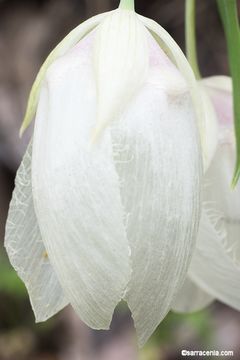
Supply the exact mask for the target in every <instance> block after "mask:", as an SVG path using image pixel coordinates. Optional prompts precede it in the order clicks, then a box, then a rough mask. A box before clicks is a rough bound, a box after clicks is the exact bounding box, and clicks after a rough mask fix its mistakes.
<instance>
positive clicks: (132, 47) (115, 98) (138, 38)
mask: <svg viewBox="0 0 240 360" xmlns="http://www.w3.org/2000/svg"><path fill="white" fill-rule="evenodd" d="M147 35H148V34H147V30H146V28H145V26H144V25H143V24H142V22H141V21H140V20H139V19H138V16H137V15H136V13H135V12H134V11H129V10H121V9H118V10H116V11H114V12H112V14H111V15H109V16H107V17H106V19H105V20H104V21H103V22H102V23H101V24H100V25H99V26H98V28H97V30H96V38H95V42H94V43H95V56H94V65H95V72H96V80H97V94H98V95H97V96H98V111H97V124H96V128H95V130H94V133H93V141H94V140H96V138H97V137H98V136H99V133H100V132H101V131H102V130H103V129H104V128H105V127H106V125H107V124H108V123H109V122H110V121H113V120H115V119H116V118H117V117H118V116H119V114H120V112H121V111H122V110H124V109H125V108H126V106H127V105H128V103H129V102H130V101H131V100H132V98H133V96H134V95H135V93H136V92H137V91H138V90H139V88H140V87H141V86H142V85H143V83H144V81H145V79H146V77H147V74H148V65H149V64H148V60H149V52H148V47H147Z"/></svg>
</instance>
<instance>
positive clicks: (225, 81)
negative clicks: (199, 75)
mask: <svg viewBox="0 0 240 360" xmlns="http://www.w3.org/2000/svg"><path fill="white" fill-rule="evenodd" d="M201 84H202V85H203V86H204V88H205V89H206V91H207V92H208V94H209V96H210V98H211V100H212V103H213V105H214V108H215V111H216V113H217V116H218V122H219V126H221V127H222V129H221V133H220V136H221V137H220V140H221V141H222V140H223V139H224V138H228V137H229V132H230V131H232V132H233V125H234V121H233V119H234V114H233V96H232V80H231V78H229V77H227V76H212V77H210V78H206V79H203V80H201ZM223 128H225V131H224V133H223V130H224V129H223Z"/></svg>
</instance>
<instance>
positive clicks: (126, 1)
mask: <svg viewBox="0 0 240 360" xmlns="http://www.w3.org/2000/svg"><path fill="white" fill-rule="evenodd" d="M119 9H123V10H134V9H135V6H134V0H121V1H120V4H119Z"/></svg>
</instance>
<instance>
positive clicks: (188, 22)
mask: <svg viewBox="0 0 240 360" xmlns="http://www.w3.org/2000/svg"><path fill="white" fill-rule="evenodd" d="M185 37H186V54H187V59H188V61H189V63H190V65H191V67H192V69H193V71H194V74H195V76H196V78H197V79H200V78H201V74H200V71H199V66H198V58H197V46H196V1H195V0H185Z"/></svg>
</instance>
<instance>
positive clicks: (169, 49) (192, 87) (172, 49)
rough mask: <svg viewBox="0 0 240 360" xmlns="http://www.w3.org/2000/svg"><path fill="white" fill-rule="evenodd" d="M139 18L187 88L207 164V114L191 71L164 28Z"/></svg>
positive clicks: (178, 48) (151, 21) (144, 18)
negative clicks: (181, 77)
mask: <svg viewBox="0 0 240 360" xmlns="http://www.w3.org/2000/svg"><path fill="white" fill-rule="evenodd" d="M139 18H140V20H141V21H142V23H143V24H144V25H145V26H146V27H147V28H148V30H150V31H151V33H152V34H153V36H154V37H155V39H156V40H157V42H158V43H159V45H160V47H161V48H162V49H163V50H164V51H165V53H166V54H167V55H168V57H169V58H170V59H171V61H172V62H173V63H174V64H175V65H176V66H177V68H178V69H179V71H180V72H181V74H182V75H183V77H184V79H185V80H186V82H187V86H188V89H189V91H190V93H191V96H192V100H193V103H194V111H195V113H196V116H197V119H198V127H199V131H200V137H201V143H202V153H203V155H202V156H203V160H204V163H207V159H208V152H207V144H206V143H205V142H206V127H207V121H208V117H207V116H206V115H207V114H206V112H205V109H204V103H203V100H204V99H202V92H201V90H200V88H199V85H198V83H197V81H196V79H195V77H194V74H193V71H192V69H191V67H190V65H189V63H188V61H187V59H186V57H185V55H184V54H183V52H182V50H181V49H180V47H179V46H178V45H177V43H176V42H175V41H174V40H173V38H172V37H171V36H170V35H169V34H168V32H167V31H166V30H165V29H164V28H162V27H161V26H160V25H159V24H158V23H156V22H155V21H153V20H151V19H148V18H146V17H144V16H140V15H139Z"/></svg>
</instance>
